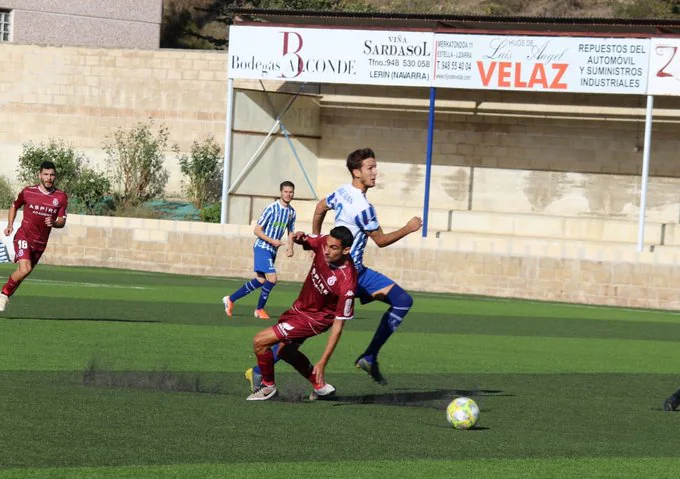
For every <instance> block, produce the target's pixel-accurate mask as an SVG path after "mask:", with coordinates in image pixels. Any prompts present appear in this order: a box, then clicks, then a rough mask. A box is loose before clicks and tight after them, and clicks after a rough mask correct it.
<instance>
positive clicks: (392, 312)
mask: <svg viewBox="0 0 680 479" xmlns="http://www.w3.org/2000/svg"><path fill="white" fill-rule="evenodd" d="M385 302H386V303H387V304H389V305H390V309H388V310H387V311H386V312H385V314H384V315H383V317H382V319H381V320H380V324H379V325H378V329H376V331H375V334H374V335H373V339H372V340H371V343H370V344H369V345H368V347H367V348H366V351H365V352H364V354H363V357H365V358H366V359H367V360H368V361H369V362H374V361H375V360H376V358H377V357H378V352H379V351H380V348H382V347H383V345H384V344H385V343H386V342H387V340H388V339H389V337H390V336H392V333H393V332H395V331H396V330H397V328H398V327H399V325H400V324H401V322H402V320H403V319H404V317H405V316H406V315H407V314H408V312H409V310H410V309H411V306H413V298H412V297H411V295H409V294H408V293H407V292H406V291H404V290H403V289H402V288H401V286H399V285H398V284H395V285H394V286H392V289H391V290H390V292H389V293H387V298H385Z"/></svg>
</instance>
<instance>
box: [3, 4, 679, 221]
mask: <svg viewBox="0 0 680 479" xmlns="http://www.w3.org/2000/svg"><path fill="white" fill-rule="evenodd" d="M5 1H6V0H5ZM225 72H226V54H225V53H224V52H211V51H181V50H156V51H136V50H118V49H97V48H77V47H60V48H57V47H38V46H28V45H13V44H2V45H0V115H2V117H3V118H11V121H2V122H0V174H3V175H6V176H9V177H11V178H14V177H15V169H16V158H17V156H18V154H19V152H20V151H21V145H22V143H24V142H26V141H34V142H40V141H46V140H48V139H50V138H63V139H65V140H67V141H68V142H70V143H72V144H73V145H74V146H76V147H77V148H79V149H82V150H83V151H84V152H85V153H86V154H87V155H89V156H90V157H91V158H92V160H93V161H94V163H95V165H96V164H99V165H100V166H102V167H103V166H104V164H103V154H102V150H101V145H102V143H103V141H104V140H105V139H106V137H107V136H108V135H110V134H111V133H112V131H113V130H114V129H115V128H118V127H123V128H129V127H130V126H132V125H134V124H135V123H136V122H139V121H146V120H148V119H149V118H152V119H154V121H156V122H157V123H164V124H165V125H167V126H168V127H169V129H170V134H171V137H170V141H171V143H177V144H178V145H179V147H180V149H181V150H182V151H187V150H188V147H189V145H190V144H191V142H192V141H193V140H195V139H201V138H203V137H205V136H207V135H213V136H215V138H217V139H218V140H219V141H222V140H223V138H224V128H225V124H224V118H225V115H226V111H225V91H226V78H225V77H226V74H225ZM237 86H238V87H242V88H243V87H245V88H253V89H259V88H260V85H259V84H257V83H252V82H251V83H244V82H239V83H238V84H237ZM267 88H269V89H277V90H288V91H291V90H295V89H296V88H297V86H296V85H290V84H289V85H282V84H267ZM305 91H306V92H307V93H314V94H318V96H319V98H320V100H319V101H320V125H319V128H318V130H319V133H318V138H315V139H314V147H313V148H307V149H308V150H309V151H312V152H315V153H318V163H317V165H316V167H317V168H316V173H315V174H312V175H311V180H312V182H313V184H314V187H315V188H316V190H317V192H318V193H319V194H320V195H325V194H327V193H328V192H330V191H332V190H333V189H334V188H335V187H336V186H337V184H338V183H340V182H343V181H346V180H348V179H349V174H348V172H347V171H346V170H345V167H344V164H343V159H344V157H345V156H346V154H347V153H348V152H349V151H351V150H353V149H355V148H358V147H364V146H370V147H372V148H374V149H375V151H376V153H377V155H378V159H379V161H380V164H379V168H380V177H379V181H378V186H377V187H376V188H374V189H373V190H372V191H371V193H370V198H371V200H372V201H373V202H374V203H375V204H376V206H378V212H379V215H380V216H381V217H382V216H385V215H387V216H391V215H392V212H391V210H390V208H394V209H396V208H401V209H402V210H403V211H406V210H408V211H409V214H410V212H411V211H417V210H419V209H420V208H421V207H422V204H423V193H424V191H423V185H424V176H425V166H424V163H425V142H426V130H427V106H428V92H427V91H425V90H422V89H413V88H392V89H389V88H373V87H350V86H333V85H325V86H318V85H317V86H314V85H312V86H307V88H306V90H305ZM644 101H645V100H644V98H643V97H627V96H620V95H569V94H558V93H556V94H552V93H525V92H482V91H453V90H439V91H438V97H437V102H438V103H437V111H438V113H437V115H436V131H435V135H434V139H435V144H434V169H433V178H432V190H431V203H430V205H431V207H432V208H433V209H434V211H433V214H437V215H443V216H447V215H449V214H450V212H460V211H485V212H508V213H527V214H529V213H530V214H539V215H563V216H588V217H601V218H620V219H628V220H631V221H634V220H636V219H637V215H638V211H639V190H640V185H639V173H640V169H641V162H642V150H641V147H642V139H643V135H644ZM236 115H237V120H238V119H239V118H240V117H239V112H236ZM654 120H655V121H654V128H653V134H652V142H653V148H652V152H651V154H652V157H651V158H652V161H651V169H650V174H651V179H650V189H649V201H648V208H649V209H648V218H649V219H650V220H652V221H657V222H668V223H677V222H678V218H679V216H680V207H679V205H680V201H679V199H678V195H677V193H676V192H677V191H678V186H680V185H679V181H680V180H679V178H680V163H678V162H677V161H676V159H677V151H680V136H678V135H677V133H676V132H677V128H678V122H679V121H680V99H673V98H657V99H656V104H655V111H654ZM285 121H286V118H284V122H285ZM290 123H294V120H293V119H291V120H289V124H290ZM261 138H263V135H262V134H261V133H260V137H259V138H255V137H252V136H251V137H250V140H252V141H249V142H237V143H238V144H236V150H235V158H237V159H240V160H243V158H249V157H250V155H252V153H253V152H254V151H253V150H254V149H255V148H256V145H257V143H258V142H259V140H260V139H261ZM301 141H302V140H301ZM305 141H306V140H305ZM283 144H284V147H283V148H281V149H276V148H273V149H272V150H271V151H270V152H269V153H270V154H272V155H274V156H281V155H283V154H287V155H289V156H288V157H287V160H291V161H285V162H283V164H285V165H290V164H292V159H293V158H292V153H290V152H289V151H288V148H287V146H285V142H284V143H283ZM274 153H275V154H274ZM167 157H168V163H167V165H168V168H169V169H170V173H171V176H170V182H169V184H168V193H169V194H170V195H175V194H177V193H178V192H179V190H180V183H181V175H180V173H179V167H178V165H177V161H176V158H175V155H174V154H172V153H168V155H167ZM287 168H289V166H287ZM312 170H313V168H312ZM312 173H313V171H312ZM275 193H276V192H272V195H275ZM305 196H306V195H305ZM242 198H245V201H240V200H237V201H236V207H237V208H238V210H239V212H240V213H239V215H238V216H237V217H235V218H237V220H238V221H244V218H250V217H252V216H256V215H257V214H258V213H259V212H258V211H256V212H251V211H246V210H247V209H248V208H249V207H250V206H249V204H250V203H249V201H247V200H248V198H247V197H242Z"/></svg>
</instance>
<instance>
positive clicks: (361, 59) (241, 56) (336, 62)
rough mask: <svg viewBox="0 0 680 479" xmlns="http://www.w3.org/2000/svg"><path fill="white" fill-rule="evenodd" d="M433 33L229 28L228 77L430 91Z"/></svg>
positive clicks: (251, 27) (256, 27)
mask: <svg viewBox="0 0 680 479" xmlns="http://www.w3.org/2000/svg"><path fill="white" fill-rule="evenodd" d="M433 38H434V36H433V34H432V33H431V32H398V31H378V30H344V29H316V28H286V27H258V26H232V27H231V29H230V32H229V63H228V75H229V77H230V78H246V79H256V80H258V79H259V80H285V81H297V82H315V83H348V84H362V85H403V86H421V87H423V86H430V76H431V74H432V67H433V63H432V58H433V51H434V50H433Z"/></svg>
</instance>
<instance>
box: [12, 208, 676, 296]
mask: <svg viewBox="0 0 680 479" xmlns="http://www.w3.org/2000/svg"><path fill="white" fill-rule="evenodd" d="M0 215H4V212H0ZM253 239H254V236H253V234H252V227H250V226H245V225H219V224H206V223H192V222H173V221H160V220H144V219H135V218H109V217H95V216H79V215H70V216H69V220H68V225H67V227H66V228H64V229H63V230H55V231H54V232H53V233H52V237H51V239H50V243H49V245H48V249H47V252H46V253H45V255H44V256H43V258H44V259H43V263H45V264H62V265H78V266H108V267H116V268H130V269H136V270H147V271H165V272H172V273H181V274H195V275H216V276H231V277H243V278H249V277H251V276H252V244H253ZM504 241H505V244H506V246H507V245H510V244H511V242H508V241H507V240H504V239H502V238H500V237H498V238H497V239H496V248H495V251H494V250H493V248H491V249H487V250H484V248H479V245H477V247H475V245H472V244H467V245H466V244H465V241H464V240H463V241H462V240H461V239H460V238H455V237H448V238H427V239H423V238H421V237H419V236H417V235H411V236H409V237H407V239H406V240H405V241H402V242H400V243H397V244H395V245H393V246H391V247H389V248H385V249H380V250H379V249H377V248H376V247H375V246H373V245H370V246H369V248H368V249H367V254H366V263H367V264H369V265H371V267H374V268H376V269H378V270H380V271H382V272H384V273H385V274H387V275H389V276H390V277H391V278H393V279H395V280H396V281H398V282H399V283H400V284H401V285H402V286H403V287H405V288H407V289H413V290H421V291H441V292H455V293H467V294H482V295H491V296H501V297H518V298H530V299H538V300H555V301H567V302H579V303H586V304H602V305H618V306H631V307H646V308H669V309H680V266H678V259H680V256H679V255H680V253H678V251H676V250H670V249H666V250H659V251H655V252H645V253H640V254H638V253H635V252H634V250H633V249H631V248H630V247H629V246H628V245H619V246H616V245H609V246H608V247H607V248H606V249H604V250H603V249H598V248H593V247H592V245H590V246H589V245H588V243H586V242H583V243H580V244H579V243H578V242H574V241H571V242H570V243H569V245H568V247H567V248H566V249H562V250H559V249H555V248H553V249H552V250H550V249H535V248H529V249H527V250H522V251H518V250H515V251H514V252H513V251H510V250H507V249H503V248H502V247H501V244H502V243H503V242H504ZM548 243H549V242H544V243H542V244H544V245H546V244H548ZM308 269H309V258H308V256H307V255H305V254H301V250H300V249H297V254H296V255H295V256H294V257H293V258H292V259H289V258H286V257H285V255H283V257H281V258H278V259H277V270H278V271H279V276H280V278H281V279H282V280H285V281H293V280H294V281H300V280H302V279H303V278H304V277H305V275H306V274H307V271H308ZM215 300H216V301H219V298H216V299H215Z"/></svg>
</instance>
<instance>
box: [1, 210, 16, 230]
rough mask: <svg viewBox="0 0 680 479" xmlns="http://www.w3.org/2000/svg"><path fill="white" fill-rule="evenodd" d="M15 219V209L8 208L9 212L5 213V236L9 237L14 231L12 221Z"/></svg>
mask: <svg viewBox="0 0 680 479" xmlns="http://www.w3.org/2000/svg"><path fill="white" fill-rule="evenodd" d="M16 217H17V209H16V208H15V207H14V205H12V206H10V207H9V210H8V211H7V228H5V231H4V232H3V233H5V236H9V235H11V234H12V231H14V219H15V218H16Z"/></svg>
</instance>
